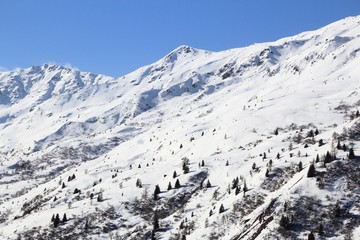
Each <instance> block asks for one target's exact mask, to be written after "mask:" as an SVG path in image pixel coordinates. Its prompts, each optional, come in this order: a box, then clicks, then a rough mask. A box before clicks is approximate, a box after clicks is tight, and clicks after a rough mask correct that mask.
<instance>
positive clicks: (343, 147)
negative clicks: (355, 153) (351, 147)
mask: <svg viewBox="0 0 360 240" xmlns="http://www.w3.org/2000/svg"><path fill="white" fill-rule="evenodd" d="M342 150H343V151H344V152H346V151H347V147H346V145H345V143H344V144H343V146H342Z"/></svg>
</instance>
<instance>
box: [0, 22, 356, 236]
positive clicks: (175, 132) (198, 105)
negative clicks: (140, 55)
mask: <svg viewBox="0 0 360 240" xmlns="http://www.w3.org/2000/svg"><path fill="white" fill-rule="evenodd" d="M359 54H360V17H349V18H346V19H343V20H340V21H338V22H335V23H333V24H330V25H328V26H325V27H323V28H321V29H319V30H316V31H310V32H305V33H301V34H298V35H296V36H292V37H287V38H284V39H280V40H278V41H276V42H271V43H261V44H254V45H251V46H249V47H246V48H239V49H230V50H227V51H222V52H210V51H205V50H200V49H194V48H192V47H190V46H180V47H178V48H177V49H175V50H174V51H172V52H171V53H169V54H168V55H166V56H165V57H164V58H162V59H160V60H159V61H157V62H155V63H153V64H151V65H148V66H145V67H142V68H140V69H138V70H136V71H134V72H132V73H130V74H128V75H125V76H122V77H118V78H114V77H109V76H102V75H97V74H93V73H85V72H80V71H78V70H76V69H71V68H66V67H62V66H57V65H48V64H46V65H43V66H38V67H30V68H26V69H21V70H16V71H11V72H0V162H1V166H0V209H1V211H0V236H1V238H2V239H151V238H155V239H228V240H236V239H286V238H288V239H308V236H309V234H310V232H313V235H314V236H315V239H358V238H360V202H359V199H360V188H359V184H360V180H359V178H358V176H359V173H360V157H359V155H360V143H359V140H360V114H359V110H360V68H359V67H358V66H359V65H360V57H359V56H360V55H359ZM327 153H328V154H327ZM312 167H314V168H315V171H314V172H312V173H311V172H310V175H309V168H312ZM157 186H158V188H157ZM57 214H58V215H59V217H58V218H56V215H57ZM64 214H66V219H63V218H64Z"/></svg>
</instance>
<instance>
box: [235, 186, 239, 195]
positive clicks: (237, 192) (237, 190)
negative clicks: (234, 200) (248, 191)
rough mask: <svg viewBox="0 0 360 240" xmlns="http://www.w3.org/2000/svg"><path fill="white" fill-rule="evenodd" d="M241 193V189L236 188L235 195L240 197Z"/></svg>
mask: <svg viewBox="0 0 360 240" xmlns="http://www.w3.org/2000/svg"><path fill="white" fill-rule="evenodd" d="M239 193H240V188H239V187H236V189H235V195H238V194H239Z"/></svg>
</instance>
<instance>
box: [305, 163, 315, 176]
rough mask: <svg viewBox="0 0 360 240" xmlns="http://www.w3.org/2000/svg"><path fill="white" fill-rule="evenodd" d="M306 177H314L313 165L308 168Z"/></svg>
mask: <svg viewBox="0 0 360 240" xmlns="http://www.w3.org/2000/svg"><path fill="white" fill-rule="evenodd" d="M307 177H308V178H310V177H315V166H314V164H313V163H311V164H310V166H309V170H308V173H307Z"/></svg>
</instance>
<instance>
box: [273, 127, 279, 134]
mask: <svg viewBox="0 0 360 240" xmlns="http://www.w3.org/2000/svg"><path fill="white" fill-rule="evenodd" d="M274 134H275V136H277V135H279V129H278V128H277V129H275V132H274Z"/></svg>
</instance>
